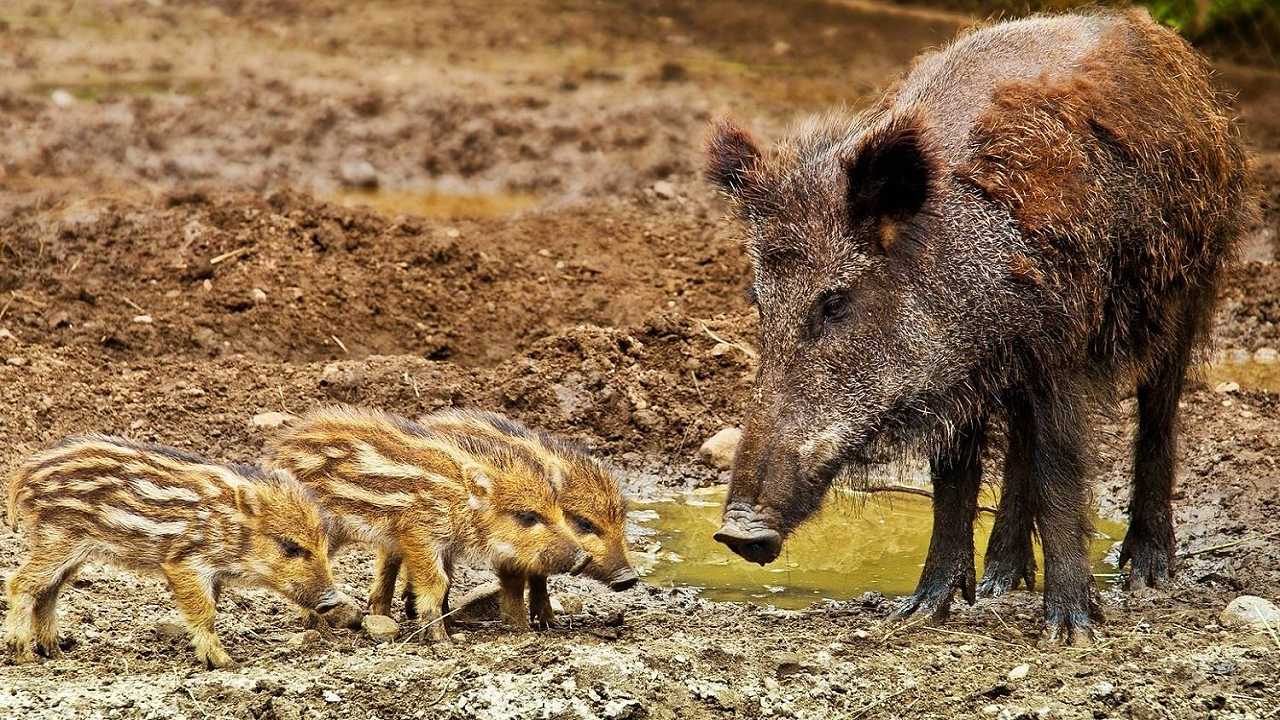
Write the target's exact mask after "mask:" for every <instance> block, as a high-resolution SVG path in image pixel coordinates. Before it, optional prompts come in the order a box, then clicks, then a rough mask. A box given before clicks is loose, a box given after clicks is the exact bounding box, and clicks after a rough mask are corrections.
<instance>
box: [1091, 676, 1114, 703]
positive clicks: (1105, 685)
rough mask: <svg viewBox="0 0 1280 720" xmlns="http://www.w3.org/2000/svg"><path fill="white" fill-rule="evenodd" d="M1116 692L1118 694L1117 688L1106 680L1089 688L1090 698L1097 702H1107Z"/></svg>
mask: <svg viewBox="0 0 1280 720" xmlns="http://www.w3.org/2000/svg"><path fill="white" fill-rule="evenodd" d="M1115 692H1116V686H1115V685H1112V684H1111V683H1109V682H1107V681H1106V680H1103V681H1102V682H1100V683H1095V684H1094V685H1093V686H1092V687H1090V688H1089V697H1091V698H1093V699H1095V700H1106V699H1107V698H1109V697H1111V696H1112V695H1114V694H1115Z"/></svg>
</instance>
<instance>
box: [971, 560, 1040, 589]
mask: <svg viewBox="0 0 1280 720" xmlns="http://www.w3.org/2000/svg"><path fill="white" fill-rule="evenodd" d="M1023 584H1024V585H1026V586H1027V591H1028V592H1029V591H1032V590H1035V589H1036V561H1035V558H1034V557H1032V556H1031V555H1030V549H1028V555H1027V556H1026V557H1024V558H1010V559H1007V560H1006V559H1003V558H1002V559H1000V560H995V559H992V560H989V561H988V562H987V567H986V569H985V570H983V571H982V580H980V581H978V597H981V598H993V597H999V596H1000V595H1003V594H1005V593H1006V592H1008V591H1010V590H1017V589H1018V585H1023Z"/></svg>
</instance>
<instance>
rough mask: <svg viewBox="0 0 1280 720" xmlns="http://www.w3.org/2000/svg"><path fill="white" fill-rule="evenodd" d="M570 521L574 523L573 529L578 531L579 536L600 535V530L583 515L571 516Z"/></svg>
mask: <svg viewBox="0 0 1280 720" xmlns="http://www.w3.org/2000/svg"><path fill="white" fill-rule="evenodd" d="M569 519H570V520H571V521H573V528H574V529H575V530H577V531H578V534H579V535H598V534H600V533H599V529H598V528H597V527H596V526H595V524H593V523H592V522H591V521H590V520H588V519H586V518H584V517H582V516H581V515H570V516H569Z"/></svg>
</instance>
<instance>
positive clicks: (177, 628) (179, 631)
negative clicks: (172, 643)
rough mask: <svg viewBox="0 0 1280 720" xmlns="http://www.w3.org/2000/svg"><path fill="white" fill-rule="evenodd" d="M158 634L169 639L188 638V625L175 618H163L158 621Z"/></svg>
mask: <svg viewBox="0 0 1280 720" xmlns="http://www.w3.org/2000/svg"><path fill="white" fill-rule="evenodd" d="M156 634H157V635H159V636H160V637H162V638H168V639H169V640H186V639H187V627H186V626H185V625H183V624H182V623H180V622H174V621H173V620H162V621H160V622H158V623H156Z"/></svg>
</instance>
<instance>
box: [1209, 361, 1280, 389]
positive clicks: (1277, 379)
mask: <svg viewBox="0 0 1280 720" xmlns="http://www.w3.org/2000/svg"><path fill="white" fill-rule="evenodd" d="M1204 377H1205V382H1206V383H1207V384H1208V385H1209V387H1211V388H1216V387H1221V386H1222V385H1223V384H1224V383H1235V384H1236V385H1238V386H1239V387H1240V389H1242V390H1264V391H1266V392H1273V393H1280V362H1276V361H1275V360H1270V361H1265V360H1264V361H1258V360H1254V359H1252V358H1251V357H1250V358H1249V359H1234V358H1229V359H1227V360H1225V361H1223V362H1215V363H1214V364H1212V365H1209V366H1207V367H1206V369H1205V373H1204Z"/></svg>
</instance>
